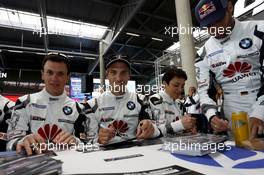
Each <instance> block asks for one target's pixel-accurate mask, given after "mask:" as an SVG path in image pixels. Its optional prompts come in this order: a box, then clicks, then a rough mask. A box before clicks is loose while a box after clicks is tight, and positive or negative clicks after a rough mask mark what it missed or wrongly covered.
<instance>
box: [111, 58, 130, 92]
mask: <svg viewBox="0 0 264 175" xmlns="http://www.w3.org/2000/svg"><path fill="white" fill-rule="evenodd" d="M106 78H107V79H108V80H109V84H110V86H111V87H110V88H111V91H112V93H113V94H115V95H122V94H124V93H125V86H126V85H127V82H128V80H129V79H130V73H129V68H128V67H127V65H126V64H125V63H122V62H116V63H113V64H112V65H110V67H109V68H108V69H107V76H106Z"/></svg>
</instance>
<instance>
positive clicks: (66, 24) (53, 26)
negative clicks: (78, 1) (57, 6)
mask: <svg viewBox="0 0 264 175" xmlns="http://www.w3.org/2000/svg"><path fill="white" fill-rule="evenodd" d="M47 25H48V33H49V34H55V35H70V36H75V37H81V38H91V39H97V40H100V39H101V38H102V37H103V36H104V34H105V32H106V31H107V30H108V28H107V27H106V26H101V25H95V24H91V23H83V22H79V21H73V20H67V19H63V18H55V17H52V16H47Z"/></svg>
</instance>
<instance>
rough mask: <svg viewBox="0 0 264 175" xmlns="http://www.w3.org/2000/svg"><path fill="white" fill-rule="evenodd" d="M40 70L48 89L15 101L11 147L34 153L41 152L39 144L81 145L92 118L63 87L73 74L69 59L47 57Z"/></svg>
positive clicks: (9, 130) (55, 56)
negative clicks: (37, 147) (82, 135)
mask: <svg viewBox="0 0 264 175" xmlns="http://www.w3.org/2000/svg"><path fill="white" fill-rule="evenodd" d="M41 73H42V80H44V83H45V88H44V89H43V90H42V91H40V92H38V93H35V94H29V95H25V96H22V97H20V98H19V99H18V100H17V102H16V106H15V107H14V112H13V113H12V117H11V119H10V121H9V128H8V137H9V139H10V141H9V142H8V145H7V149H8V150H16V151H17V152H21V150H22V149H24V150H25V151H26V153H27V154H28V155H31V154H33V153H34V152H35V153H40V152H39V150H37V149H36V145H38V144H42V143H47V142H53V143H55V144H68V145H71V144H78V143H79V142H80V139H79V138H80V135H81V134H82V133H85V130H87V127H86V126H88V124H87V123H86V122H89V119H87V118H86V116H85V115H84V113H83V112H82V109H81V106H79V104H77V103H76V102H75V101H73V100H72V99H70V98H69V97H68V96H67V95H66V92H65V90H64V87H65V85H66V83H67V81H68V79H69V74H70V65H69V60H68V58H67V57H66V56H64V55H62V54H59V53H58V54H56V53H52V54H49V55H47V56H45V58H44V60H43V63H42V72H41ZM33 148H34V149H33Z"/></svg>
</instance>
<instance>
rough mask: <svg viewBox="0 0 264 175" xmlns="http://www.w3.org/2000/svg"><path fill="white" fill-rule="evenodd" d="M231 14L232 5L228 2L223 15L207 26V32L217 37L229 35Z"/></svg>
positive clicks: (231, 21) (231, 22)
mask: <svg viewBox="0 0 264 175" xmlns="http://www.w3.org/2000/svg"><path fill="white" fill-rule="evenodd" d="M232 14H233V5H232V3H231V2H229V3H228V6H227V9H226V14H225V17H224V18H223V19H221V20H218V21H216V22H215V23H213V24H211V25H209V26H207V27H208V32H209V34H210V35H211V36H214V37H215V38H217V39H221V38H225V37H226V36H227V35H229V34H230V33H231V30H232V24H233V17H232Z"/></svg>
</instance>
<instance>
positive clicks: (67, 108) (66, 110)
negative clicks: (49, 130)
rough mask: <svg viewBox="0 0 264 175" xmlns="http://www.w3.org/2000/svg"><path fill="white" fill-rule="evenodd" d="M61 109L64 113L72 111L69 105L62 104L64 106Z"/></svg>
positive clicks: (68, 113)
mask: <svg viewBox="0 0 264 175" xmlns="http://www.w3.org/2000/svg"><path fill="white" fill-rule="evenodd" d="M62 111H63V113H64V114H65V115H70V114H71V113H72V108H71V107H69V106H64V107H63V108H62Z"/></svg>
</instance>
